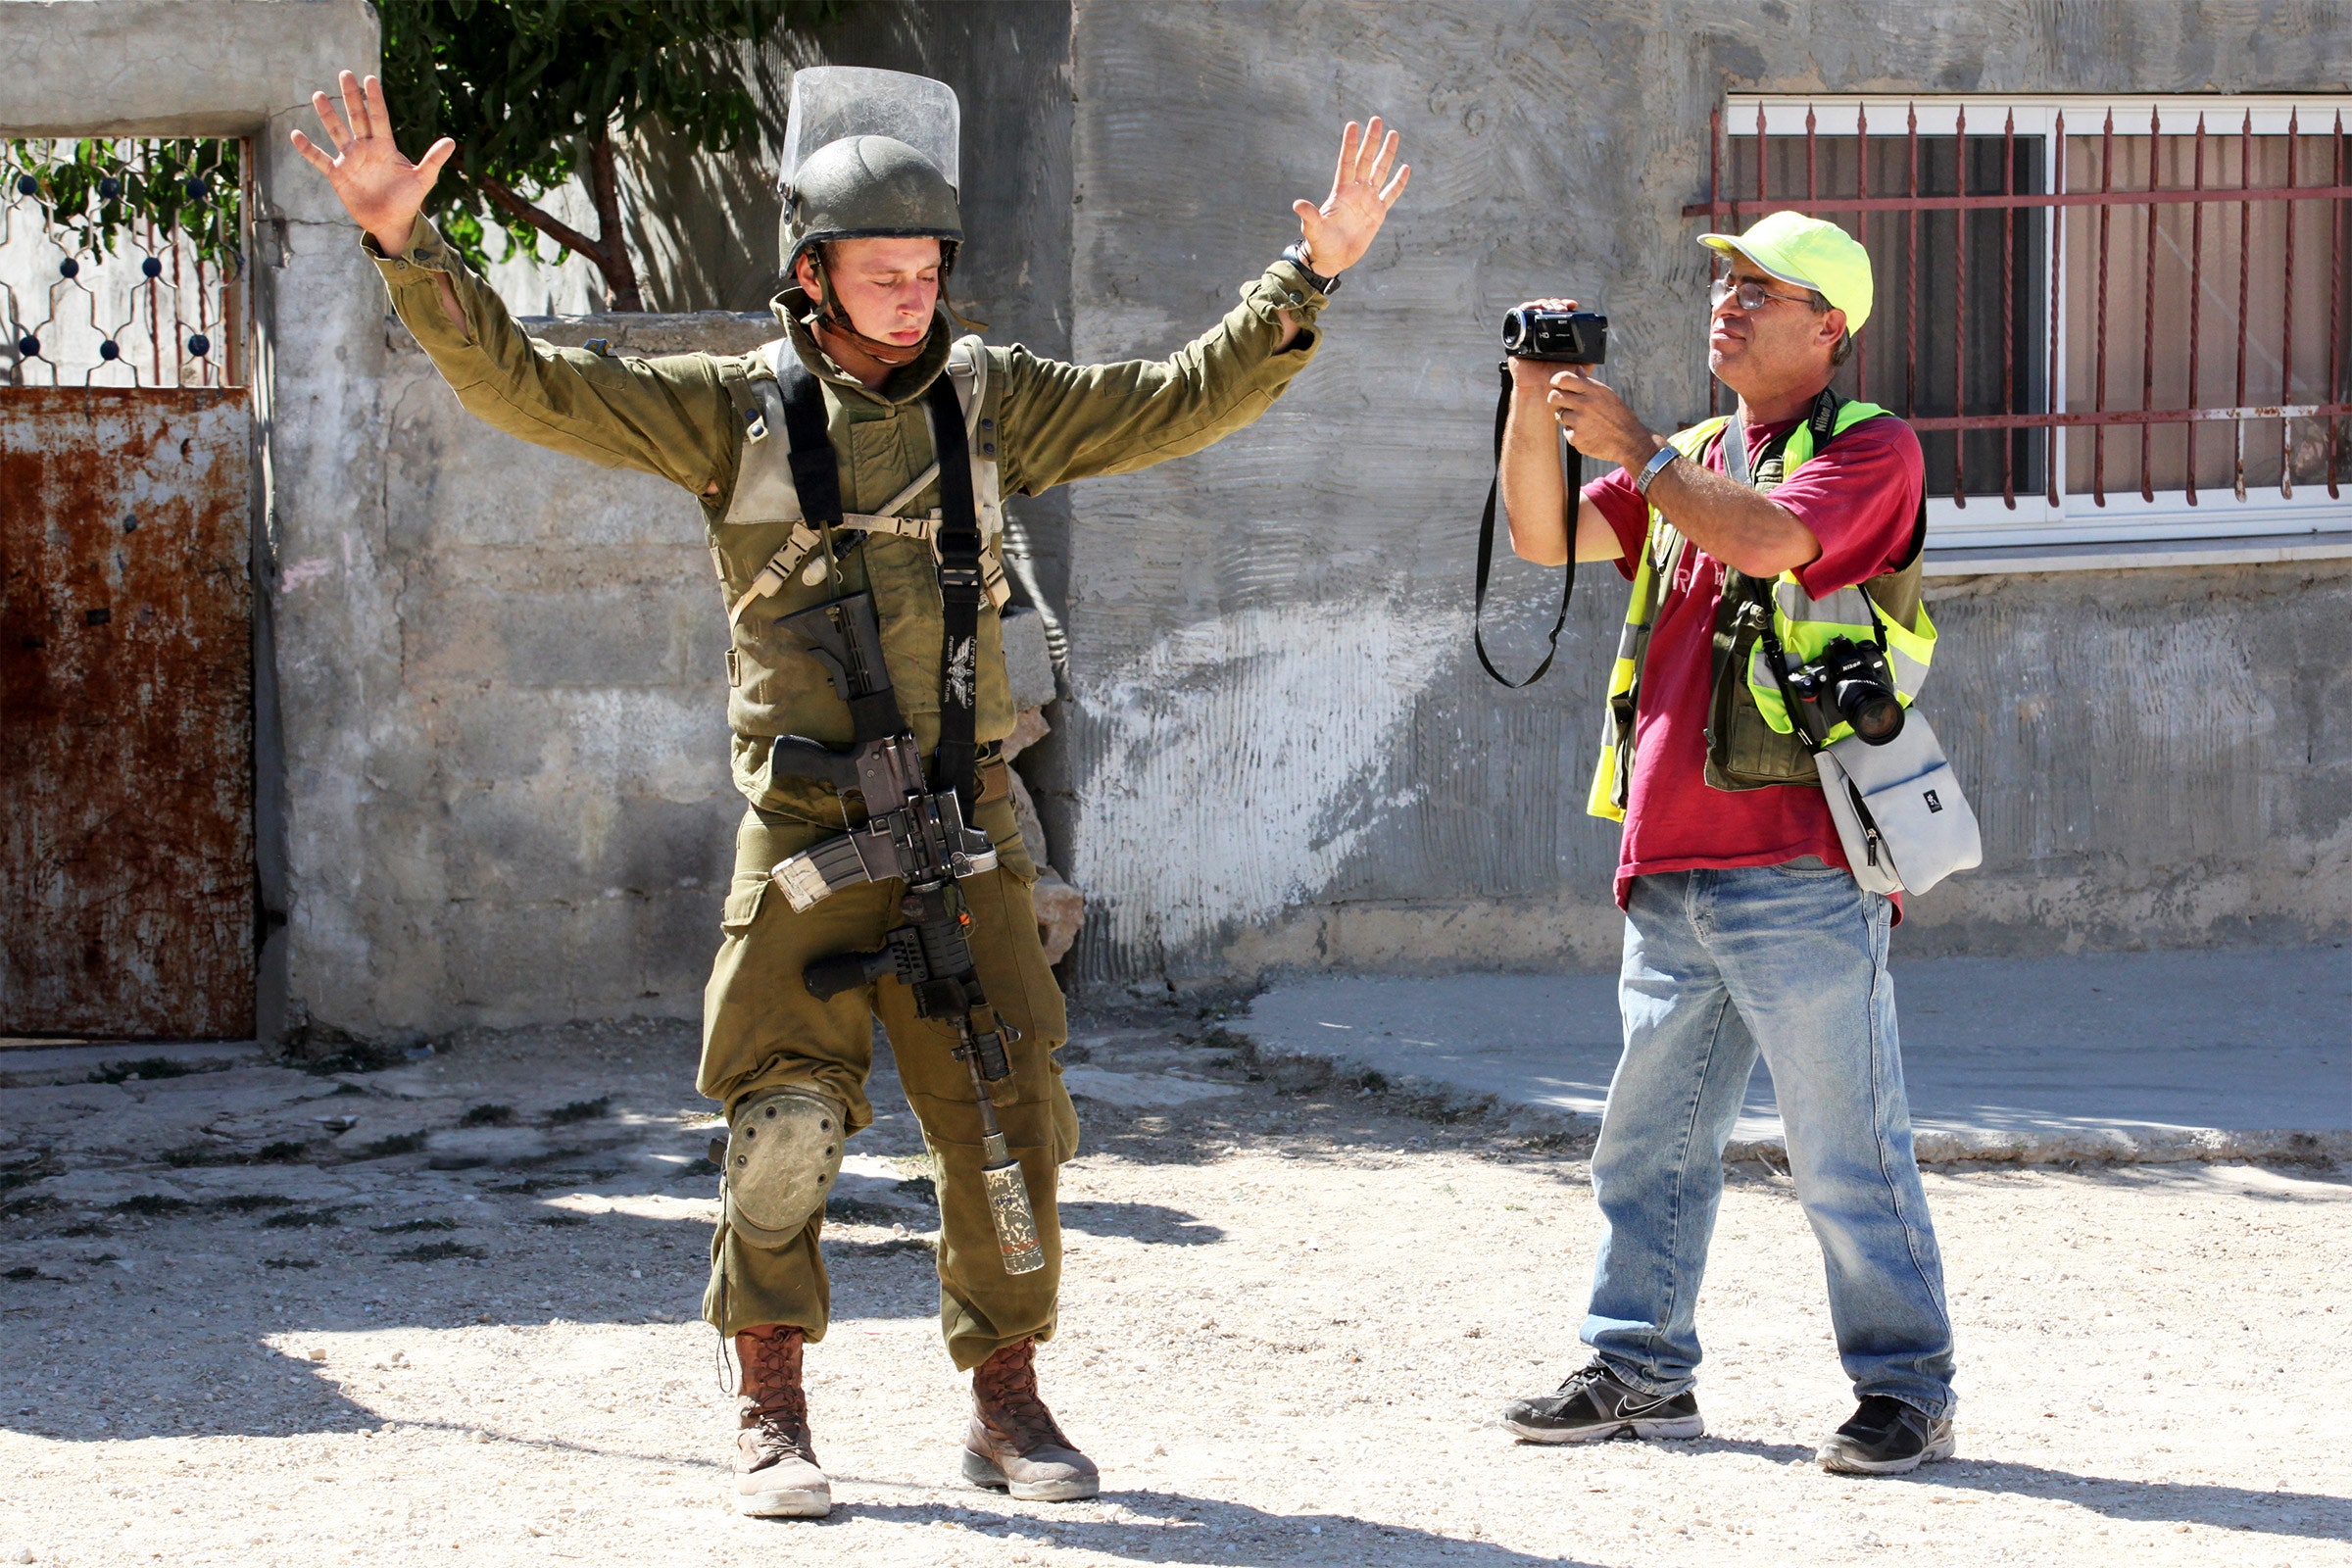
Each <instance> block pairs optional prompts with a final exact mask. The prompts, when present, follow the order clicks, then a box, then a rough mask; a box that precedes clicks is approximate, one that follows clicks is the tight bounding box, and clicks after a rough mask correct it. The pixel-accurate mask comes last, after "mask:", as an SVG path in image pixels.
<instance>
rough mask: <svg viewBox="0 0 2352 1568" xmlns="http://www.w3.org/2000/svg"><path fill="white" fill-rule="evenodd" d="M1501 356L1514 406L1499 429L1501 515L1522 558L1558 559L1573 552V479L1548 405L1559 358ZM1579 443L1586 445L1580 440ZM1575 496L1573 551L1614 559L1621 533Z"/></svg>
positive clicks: (1559, 303)
mask: <svg viewBox="0 0 2352 1568" xmlns="http://www.w3.org/2000/svg"><path fill="white" fill-rule="evenodd" d="M1521 308H1522V309H1526V310H1545V311H1573V310H1575V309H1576V301H1574V300H1529V301H1527V302H1526V304H1525V305H1524V306H1522V307H1521ZM1504 363H1506V364H1507V365H1509V367H1510V370H1511V410H1510V417H1509V420H1508V422H1507V424H1506V425H1505V427H1504V430H1503V436H1502V465H1501V475H1500V477H1501V482H1502V507H1503V515H1504V518H1505V519H1506V520H1507V521H1508V522H1509V524H1510V529H1511V550H1512V553H1513V554H1515V555H1517V556H1519V557H1520V558H1521V559H1522V560H1525V561H1533V562H1536V563H1538V564H1542V565H1546V566H1557V565H1560V564H1563V563H1565V562H1566V561H1567V560H1568V559H1569V548H1568V515H1569V506H1570V500H1569V496H1568V493H1567V491H1568V487H1567V485H1566V483H1565V482H1564V480H1563V478H1562V476H1561V473H1560V454H1559V450H1558V446H1557V437H1556V436H1555V435H1554V434H1553V431H1554V430H1555V429H1557V428H1559V424H1555V422H1554V421H1555V419H1558V411H1557V410H1556V409H1552V408H1549V407H1547V399H1548V398H1549V397H1550V395H1551V391H1552V382H1553V379H1554V375H1555V372H1556V370H1557V368H1558V367H1557V365H1556V363H1555V362H1551V361H1545V360H1522V359H1517V358H1513V359H1510V360H1507V361H1505V362H1504ZM1599 384H1600V383H1598V382H1593V385H1594V386H1598V385H1599ZM1622 406H1623V405H1620V407H1622ZM1560 423H1563V424H1564V423H1565V421H1564V420H1562V421H1560ZM1572 439H1573V438H1572ZM1577 450H1578V451H1580V452H1583V451H1587V450H1589V449H1587V448H1586V447H1584V446H1583V445H1581V444H1580V445H1579V446H1578V447H1577ZM1574 504H1575V507H1576V550H1575V558H1576V559H1577V560H1578V561H1614V560H1616V559H1617V557H1618V556H1619V554H1621V551H1620V548H1619V546H1618V543H1617V535H1616V534H1615V533H1614V532H1613V531H1611V529H1610V527H1609V524H1608V519H1607V518H1605V517H1603V516H1602V515H1601V512H1600V509H1599V508H1598V507H1596V506H1594V505H1593V503H1592V502H1590V501H1587V500H1585V499H1584V498H1583V497H1582V496H1579V497H1577V498H1576V499H1575V503H1574Z"/></svg>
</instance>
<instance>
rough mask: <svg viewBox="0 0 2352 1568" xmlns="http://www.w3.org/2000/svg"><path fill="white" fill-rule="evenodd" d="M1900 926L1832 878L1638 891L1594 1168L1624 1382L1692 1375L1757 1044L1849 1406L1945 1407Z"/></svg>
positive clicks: (1612, 1355)
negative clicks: (1914, 1122)
mask: <svg viewBox="0 0 2352 1568" xmlns="http://www.w3.org/2000/svg"><path fill="white" fill-rule="evenodd" d="M1891 916H1892V906H1891V905H1889V904H1888V902H1887V900H1886V899H1884V898H1882V897H1880V896H1879V895H1877V894H1875V893H1864V892H1863V891H1862V890H1861V889H1860V888H1858V887H1856V886H1855V885H1854V879H1853V878H1852V877H1851V876H1848V875H1847V874H1846V873H1845V872H1843V871H1840V870H1835V869H1830V868H1813V869H1806V868H1803V867H1801V866H1798V865H1766V866H1742V867H1739V868H1736V869H1724V870H1698V871H1673V872H1668V873H1665V874H1663V875H1657V876H1644V877H1639V878H1636V879H1635V882H1634V884H1633V890H1632V896H1631V897H1630V899H1629V900H1628V901H1627V918H1626V927H1625V965H1624V968H1623V970H1622V971H1621V973H1620V975H1619V978H1618V983H1617V990H1618V1002H1619V1005H1620V1008H1621V1009H1622V1011H1623V1013H1624V1017H1625V1054H1623V1055H1622V1056H1620V1057H1619V1058H1618V1062H1617V1073H1616V1076H1615V1077H1614V1078H1613V1079H1611V1080H1610V1083H1609V1100H1608V1106H1607V1109H1606V1110H1605V1111H1604V1113H1603V1114H1602V1117H1601V1125H1600V1143H1599V1146H1598V1147H1597V1148H1596V1149H1595V1150H1594V1151H1593V1196H1594V1198H1595V1199H1596V1200H1598V1201H1599V1203H1600V1212H1601V1219H1602V1228H1601V1235H1600V1255H1599V1257H1598V1258H1597V1259H1596V1261H1595V1262H1594V1265H1593V1302H1592V1306H1591V1308H1590V1312H1589V1315H1588V1316H1587V1317H1586V1319H1585V1328H1584V1340H1585V1343H1586V1344H1588V1345H1590V1346H1592V1347H1593V1349H1594V1351H1595V1352H1597V1354H1598V1355H1599V1357H1600V1359H1601V1360H1602V1361H1604V1362H1606V1363H1607V1364H1608V1367H1609V1370H1610V1371H1611V1372H1612V1373H1613V1374H1614V1375H1615V1376H1616V1377H1617V1378H1618V1380H1619V1381H1621V1382H1623V1383H1625V1384H1627V1385H1629V1386H1630V1387H1633V1388H1636V1389H1640V1390H1642V1391H1644V1392H1646V1393H1649V1394H1653V1395H1672V1394H1679V1393H1680V1392H1682V1391H1683V1390H1684V1389H1686V1388H1688V1387H1690V1386H1691V1383H1692V1382H1693V1380H1694V1379H1693V1374H1694V1373H1695V1372H1696V1370H1697V1367H1698V1360H1699V1348H1698V1331H1697V1327H1696V1324H1695V1320H1694V1309H1695V1306H1696V1303H1697V1300H1698V1285H1699V1278H1700V1276H1701V1275H1702V1274H1703V1273H1704V1272H1705V1268H1706V1260H1707V1241H1708V1238H1709V1237H1710V1236H1711V1235H1712V1234H1713V1233H1714V1229H1715V1211H1716V1208H1717V1206H1718V1204H1719V1202H1720V1201H1721V1199H1722V1196H1723V1149H1724V1145H1725V1144H1726V1143H1728V1142H1729V1141H1730V1139H1731V1135H1732V1129H1733V1127H1734V1126H1735V1124H1736V1123H1737V1122H1738V1120H1739V1116H1740V1102H1741V1101H1742V1100H1743V1099H1744V1098H1745V1096H1746V1092H1747V1080H1748V1074H1749V1073H1750V1071H1752V1070H1753V1068H1754V1067H1755V1062H1756V1054H1757V1052H1758V1051H1759V1050H1761V1051H1762V1053H1763V1055H1764V1060H1765V1062H1766V1064H1767V1065H1769V1066H1770V1067H1771V1069H1772V1085H1773V1091H1774V1094H1775V1095H1776V1097H1777V1098H1778V1099H1779V1101H1780V1107H1781V1121H1782V1124H1783V1126H1784V1127H1785V1128H1786V1129H1787V1131H1788V1136H1789V1171H1790V1174H1792V1175H1793V1176H1794V1177H1795V1178H1796V1196H1797V1201H1799V1202H1800V1203H1802V1204H1803V1205H1804V1210H1805V1218H1806V1219H1807V1220H1809V1221H1811V1222H1812V1226H1813V1234H1814V1236H1815V1237H1816V1238H1817V1239H1818V1240H1819V1241H1820V1243H1821V1251H1822V1257H1823V1260H1824V1261H1825V1263H1826V1264H1827V1266H1828V1273H1829V1285H1830V1318H1831V1321H1832V1323H1833V1324H1834V1325H1835V1326H1836V1329H1837V1333H1838V1355H1839V1358H1840V1359H1841V1360H1842V1361H1843V1363H1844V1366H1845V1372H1846V1375H1847V1376H1848V1377H1849V1378H1851V1379H1852V1380H1853V1384H1854V1392H1855V1394H1856V1395H1857V1396H1858V1397H1859V1396H1868V1395H1873V1394H1883V1395H1887V1396H1889V1397H1893V1398H1896V1399H1900V1400H1902V1401H1903V1402H1904V1403H1905V1404H1908V1405H1912V1406H1914V1407H1916V1408H1918V1409H1920V1410H1923V1411H1925V1412H1927V1413H1928V1414H1929V1415H1931V1416H1940V1415H1943V1414H1945V1413H1946V1412H1948V1411H1949V1410H1950V1408H1951V1406H1952V1402H1953V1400H1952V1381H1951V1380H1952V1323H1951V1318H1950V1316H1949V1314H1948V1313H1946V1311H1945V1310H1944V1299H1943V1260H1942V1258H1941V1256H1940V1254H1939V1253H1938V1252H1937V1250H1936V1232H1935V1230H1934V1228H1933V1227H1932V1225H1931V1224H1930V1222H1929V1219H1928V1203H1927V1196H1926V1194H1925V1193H1923V1192H1922V1191H1921V1189H1920V1184H1919V1166H1918V1164H1917V1163H1916V1162H1915V1161H1914V1160H1913V1158H1912V1154H1911V1114H1910V1111H1909V1109H1908V1107H1907V1106H1906V1104H1905V1103H1904V1100H1903V1066H1902V1056H1901V1054H1900V1051H1899V1049H1898V1047H1897V1046H1896V1043H1895V1033H1894V982H1893V980H1892V978H1891V977H1890V976H1889V975H1888V974H1887V930H1888V928H1889V926H1890V925H1891V923H1892V919H1891Z"/></svg>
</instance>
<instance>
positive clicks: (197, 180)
mask: <svg viewBox="0 0 2352 1568" xmlns="http://www.w3.org/2000/svg"><path fill="white" fill-rule="evenodd" d="M240 151H241V144H240V143H238V142H236V141H235V140H232V139H227V138H219V139H216V138H193V137H181V138H176V139H172V140H154V141H148V140H100V139H95V138H90V139H84V140H80V141H32V140H15V141H11V142H9V143H8V144H7V148H6V151H5V153H4V154H0V170H4V171H5V176H6V179H7V182H8V186H9V189H10V193H11V194H12V195H23V194H30V195H31V196H32V197H33V198H34V199H35V200H37V201H39V202H40V203H41V205H42V206H43V207H44V208H46V209H47V210H48V214H49V224H48V226H49V228H50V229H51V231H52V232H53V233H56V234H58V235H59V236H60V237H61V240H62V238H63V236H65V235H68V234H70V235H72V236H73V238H72V241H71V243H70V244H69V245H68V248H69V249H70V250H73V251H77V252H78V253H79V254H81V255H84V256H112V255H114V254H116V253H117V252H118V251H119V250H120V249H121V248H122V244H123V236H124V234H125V233H128V234H130V236H131V243H132V244H133V245H134V246H135V247H136V248H137V249H139V250H141V251H150V252H151V251H156V250H161V249H163V248H164V246H165V245H166V244H167V243H168V238H169V236H170V235H171V234H172V233H173V232H174V231H176V232H178V233H180V234H183V235H185V236H186V237H187V238H188V239H189V240H190V241H191V242H192V243H193V245H194V248H195V251H196V254H197V255H199V256H201V257H203V258H204V259H205V260H207V261H210V262H216V263H221V264H223V265H224V266H225V267H226V268H227V269H229V270H232V271H233V270H235V269H236V268H237V267H238V266H239V265H241V264H242V262H243V260H244V257H243V252H242V250H241V249H240V247H239V244H238V235H239V228H238V224H239V221H240V218H241V216H242V213H243V206H244V175H243V166H242V160H241V158H240ZM26 180H30V181H31V182H32V186H33V189H32V190H31V191H30V192H29V193H26V192H24V190H23V184H24V182H25V181H26ZM150 223H152V224H153V225H154V230H155V236H154V238H153V239H152V240H150V239H149V237H148V236H147V234H146V233H145V232H144V230H145V227H146V225H147V224H150Z"/></svg>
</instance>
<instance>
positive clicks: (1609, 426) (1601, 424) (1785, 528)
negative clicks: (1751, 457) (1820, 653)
mask: <svg viewBox="0 0 2352 1568" xmlns="http://www.w3.org/2000/svg"><path fill="white" fill-rule="evenodd" d="M1550 380H1551V390H1550V391H1549V392H1547V393H1546V394H1545V395H1544V403H1545V405H1546V406H1547V407H1549V408H1550V410H1551V412H1552V416H1553V417H1555V418H1557V419H1558V420H1559V423H1560V428H1561V429H1562V430H1565V431H1566V432H1567V433H1568V440H1569V441H1570V443H1571V444H1573V445H1574V446H1575V448H1576V450H1577V451H1579V452H1582V453H1584V454H1585V455H1586V456H1587V457H1592V458H1598V459H1600V460H1601V461H1602V462H1604V463H1614V464H1617V465H1618V466H1621V467H1624V468H1627V469H1629V470H1639V469H1640V468H1641V466H1642V465H1643V464H1645V463H1647V462H1648V461H1649V460H1650V459H1651V458H1653V457H1655V456H1657V453H1658V449H1659V448H1660V447H1662V446H1664V445H1666V438H1665V437H1663V436H1661V435H1658V434H1656V433H1654V432H1653V431H1651V430H1650V429H1649V428H1648V427H1647V426H1646V425H1644V424H1643V423H1642V421H1641V420H1640V419H1638V418H1636V417H1634V411H1633V410H1632V409H1629V408H1627V407H1626V406H1625V399H1623V398H1621V397H1619V396H1618V395H1617V394H1616V392H1615V391H1613V390H1612V389H1611V388H1610V387H1609V386H1608V385H1607V384H1606V383H1605V382H1602V381H1599V380H1596V379H1594V378H1593V377H1592V376H1590V375H1587V374H1586V373H1585V372H1584V369H1583V368H1582V367H1579V366H1570V367H1569V368H1566V369H1563V370H1560V371H1559V372H1557V373H1556V374H1554V375H1553V376H1552V377H1551V378H1550ZM1648 499H1649V504H1650V505H1651V506H1653V507H1655V508H1656V509H1657V510H1658V514H1659V515H1661V516H1663V517H1664V518H1665V519H1666V520H1667V521H1668V522H1671V523H1673V524H1674V525H1675V526H1676V527H1677V528H1679V529H1681V530H1682V532H1683V534H1684V536H1685V537H1686V538H1688V539H1689V540H1690V541H1691V543H1692V544H1694V545H1696V546H1698V548H1699V549H1701V550H1704V551H1705V552H1706V553H1707V554H1708V555H1710V556H1713V557H1714V558H1715V559H1716V560H1718V561H1721V562H1724V563H1726V564H1730V565H1733V566H1736V567H1738V568H1739V569H1740V570H1741V571H1743V572H1746V573H1747V574H1748V575H1750V576H1753V577H1777V576H1779V575H1780V574H1781V573H1782V572H1784V571H1791V570H1794V569H1795V568H1796V567H1798V566H1801V565H1804V564H1806V563H1807V562H1809V561H1812V560H1813V559H1814V558H1816V557H1817V556H1819V555H1820V554H1821V541H1820V540H1819V539H1816V538H1815V537H1814V536H1813V532H1812V530H1811V529H1809V528H1807V527H1806V526H1805V525H1804V524H1803V523H1802V522H1800V521H1798V520H1797V516H1796V514H1794V513H1792V512H1790V511H1789V509H1788V508H1787V507H1784V506H1780V505H1778V504H1776V503H1775V502H1773V501H1770V500H1768V499H1766V498H1765V497H1763V496H1761V495H1758V494H1757V493H1756V492H1755V491H1753V490H1751V489H1749V488H1748V487H1747V486H1745V485H1743V484H1740V483H1738V482H1737V481H1735V480H1732V479H1730V478H1727V477H1725V476H1724V475H1723V474H1721V473H1718V472H1716V471H1715V470H1714V469H1712V468H1707V467H1702V466H1700V465H1698V464H1695V463H1691V462H1675V463H1672V464H1669V465H1668V466H1666V467H1665V468H1664V469H1663V470H1662V471H1661V472H1660V473H1659V474H1658V476H1657V478H1656V479H1655V480H1653V481H1652V482H1651V484H1650V487H1649V497H1648ZM1595 511H1597V509H1595ZM1581 520H1582V519H1580V523H1581ZM1583 533H1584V530H1583V528H1582V527H1581V526H1580V528H1579V537H1578V545H1579V549H1578V552H1577V553H1578V557H1579V559H1581V560H1590V559H1592V558H1591V557H1588V556H1586V555H1585V554H1584V550H1583V544H1584V537H1583ZM1615 553H1616V552H1615V551H1614V550H1612V551H1611V552H1610V554H1611V555H1614V554H1615Z"/></svg>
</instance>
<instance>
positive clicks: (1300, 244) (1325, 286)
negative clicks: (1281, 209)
mask: <svg viewBox="0 0 2352 1568" xmlns="http://www.w3.org/2000/svg"><path fill="white" fill-rule="evenodd" d="M1282 259H1283V260H1284V261H1286V262H1288V263H1290V264H1291V265H1292V266H1293V267H1296V268H1297V269H1299V270H1300V271H1301V272H1304V273H1305V274H1306V280H1307V281H1308V282H1309V283H1312V284H1314V285H1315V288H1316V290H1317V292H1319V293H1321V294H1322V295H1323V296H1324V298H1326V299H1328V298H1330V297H1331V296H1332V295H1334V294H1337V293H1338V292H1339V291H1340V279H1339V276H1338V274H1337V273H1334V274H1333V275H1332V276H1330V277H1325V276H1324V275H1323V274H1322V273H1321V272H1318V271H1316V270H1315V268H1314V264H1313V263H1312V262H1310V261H1308V260H1307V253H1306V242H1305V241H1303V240H1293V241H1291V243H1290V244H1288V245H1285V246H1284V247H1283V248H1282Z"/></svg>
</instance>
